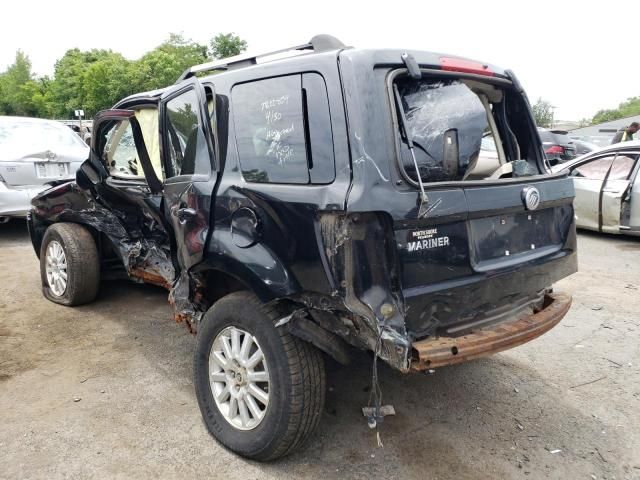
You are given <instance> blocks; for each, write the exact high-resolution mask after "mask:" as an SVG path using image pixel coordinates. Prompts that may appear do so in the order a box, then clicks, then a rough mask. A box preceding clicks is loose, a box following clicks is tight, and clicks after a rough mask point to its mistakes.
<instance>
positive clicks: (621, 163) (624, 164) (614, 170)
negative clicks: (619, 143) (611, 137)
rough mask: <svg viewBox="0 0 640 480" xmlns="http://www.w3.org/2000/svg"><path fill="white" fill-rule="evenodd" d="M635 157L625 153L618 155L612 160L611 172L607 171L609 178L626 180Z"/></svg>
mask: <svg viewBox="0 0 640 480" xmlns="http://www.w3.org/2000/svg"><path fill="white" fill-rule="evenodd" d="M635 161H636V157H635V155H634V156H633V157H629V156H627V155H618V156H617V157H616V159H615V160H614V161H613V165H612V166H611V172H609V177H608V178H609V180H626V179H628V178H629V175H631V170H632V169H633V165H634V164H635Z"/></svg>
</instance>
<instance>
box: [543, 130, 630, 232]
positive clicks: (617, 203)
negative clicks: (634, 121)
mask: <svg viewBox="0 0 640 480" xmlns="http://www.w3.org/2000/svg"><path fill="white" fill-rule="evenodd" d="M638 157H640V141H638V140H635V141H631V142H622V143H616V144H614V145H609V146H607V147H604V148H601V149H599V150H595V151H593V152H589V153H587V154H586V155H582V156H581V157H578V158H576V159H574V160H572V161H570V162H567V163H563V164H560V165H556V166H554V167H553V168H552V170H553V171H554V172H562V171H568V172H569V175H570V176H571V177H573V185H574V187H575V191H576V198H575V201H574V209H575V213H576V225H577V226H578V227H579V228H585V229H588V230H595V231H598V232H606V233H624V234H628V235H640V175H638V170H639V169H640V162H638Z"/></svg>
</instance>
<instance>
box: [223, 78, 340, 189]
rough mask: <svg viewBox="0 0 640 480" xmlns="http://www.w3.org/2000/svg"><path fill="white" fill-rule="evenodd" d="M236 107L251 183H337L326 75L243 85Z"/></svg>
mask: <svg viewBox="0 0 640 480" xmlns="http://www.w3.org/2000/svg"><path fill="white" fill-rule="evenodd" d="M232 105H233V119H234V125H235V131H236V145H237V148H238V155H239V159H240V166H241V170H242V174H243V176H244V178H245V179H246V180H247V181H249V182H260V183H297V184H308V183H330V182H331V181H333V179H334V178H335V162H334V154H333V137H332V132H331V121H330V116H329V103H328V99H327V92H326V87H325V84H324V80H323V78H322V77H321V76H320V75H318V74H316V73H305V74H302V75H289V76H284V77H277V78H270V79H266V80H259V81H255V82H250V83H244V84H240V85H237V86H235V87H234V89H233V92H232Z"/></svg>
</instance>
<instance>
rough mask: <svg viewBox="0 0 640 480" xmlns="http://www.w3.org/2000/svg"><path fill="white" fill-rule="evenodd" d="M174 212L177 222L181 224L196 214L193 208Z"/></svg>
mask: <svg viewBox="0 0 640 480" xmlns="http://www.w3.org/2000/svg"><path fill="white" fill-rule="evenodd" d="M175 212H176V217H178V220H180V222H181V223H184V222H186V221H187V220H189V219H191V218H195V217H196V216H197V214H198V213H197V212H196V211H195V209H193V208H179V209H178V210H175Z"/></svg>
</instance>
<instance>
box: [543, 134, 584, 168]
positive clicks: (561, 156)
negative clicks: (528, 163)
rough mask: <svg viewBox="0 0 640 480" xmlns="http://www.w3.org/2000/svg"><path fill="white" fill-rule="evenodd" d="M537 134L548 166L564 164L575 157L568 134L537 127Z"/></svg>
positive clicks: (574, 150) (573, 147) (573, 146)
mask: <svg viewBox="0 0 640 480" xmlns="http://www.w3.org/2000/svg"><path fill="white" fill-rule="evenodd" d="M538 134H539V135H540V140H542V147H543V148H544V153H545V155H546V156H547V159H548V160H549V164H550V165H557V164H558V163H564V162H567V161H569V160H571V159H573V158H575V157H576V147H575V144H574V142H573V140H572V139H571V137H569V134H568V132H566V131H564V130H547V129H546V128H540V127H538Z"/></svg>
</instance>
